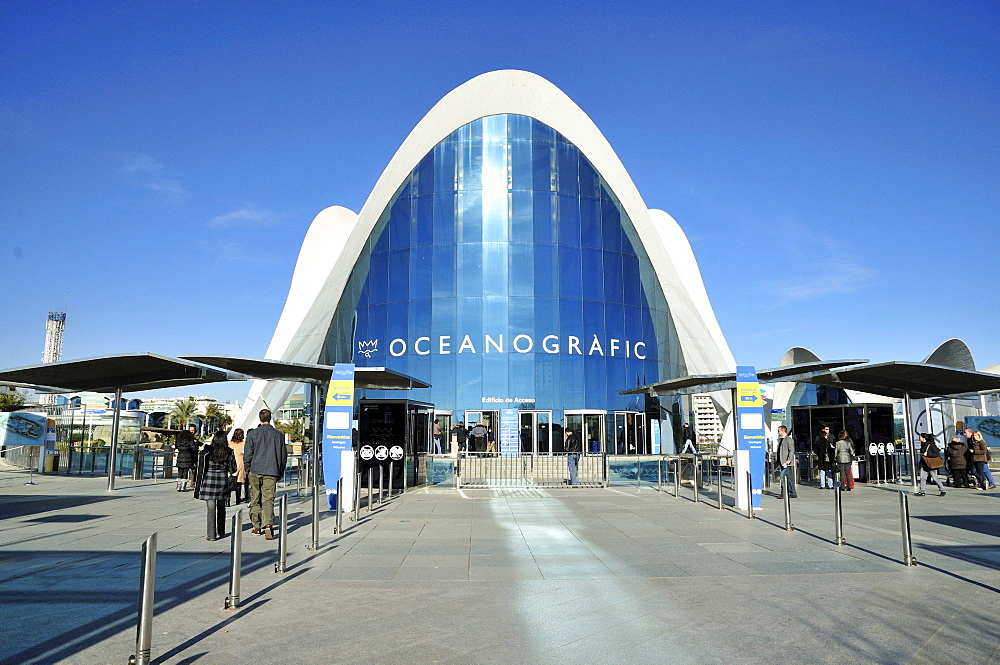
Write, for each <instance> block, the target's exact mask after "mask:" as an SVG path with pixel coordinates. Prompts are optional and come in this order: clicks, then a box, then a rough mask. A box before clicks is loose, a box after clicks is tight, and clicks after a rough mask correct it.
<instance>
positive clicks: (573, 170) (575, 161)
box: [556, 143, 580, 194]
mask: <svg viewBox="0 0 1000 665" xmlns="http://www.w3.org/2000/svg"><path fill="white" fill-rule="evenodd" d="M556 152H557V153H558V160H559V166H558V169H559V192H560V193H561V194H579V193H580V186H579V174H578V171H579V152H578V151H577V149H576V146H573V145H571V144H569V143H558V144H556Z"/></svg>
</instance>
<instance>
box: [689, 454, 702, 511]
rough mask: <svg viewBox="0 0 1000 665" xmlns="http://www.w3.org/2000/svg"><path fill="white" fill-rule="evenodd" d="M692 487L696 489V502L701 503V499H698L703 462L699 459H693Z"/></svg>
mask: <svg viewBox="0 0 1000 665" xmlns="http://www.w3.org/2000/svg"><path fill="white" fill-rule="evenodd" d="M691 466H692V468H691V487H692V489H694V502H695V503H700V502H701V499H700V498H699V497H698V481H699V480H701V460H700V459H698V457H693V458H692V459H691Z"/></svg>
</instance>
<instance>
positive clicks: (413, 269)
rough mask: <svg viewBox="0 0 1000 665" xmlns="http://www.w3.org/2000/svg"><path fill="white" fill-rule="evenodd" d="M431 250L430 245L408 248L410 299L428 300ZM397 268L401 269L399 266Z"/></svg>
mask: <svg viewBox="0 0 1000 665" xmlns="http://www.w3.org/2000/svg"><path fill="white" fill-rule="evenodd" d="M432 250H433V248H432V247H431V246H430V245H424V246H422V247H414V248H413V249H412V250H410V276H409V282H410V300H428V299H430V297H431V283H432V282H433V273H432V271H431V256H432ZM397 269H401V266H400V267H397Z"/></svg>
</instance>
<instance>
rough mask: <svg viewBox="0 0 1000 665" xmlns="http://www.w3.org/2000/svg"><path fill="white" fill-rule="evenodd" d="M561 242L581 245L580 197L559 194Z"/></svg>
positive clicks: (576, 245)
mask: <svg viewBox="0 0 1000 665" xmlns="http://www.w3.org/2000/svg"><path fill="white" fill-rule="evenodd" d="M558 201H559V216H558V219H559V243H560V244H563V245H573V246H575V247H579V246H580V199H579V197H576V196H566V195H565V194H563V193H560V194H559V198H558Z"/></svg>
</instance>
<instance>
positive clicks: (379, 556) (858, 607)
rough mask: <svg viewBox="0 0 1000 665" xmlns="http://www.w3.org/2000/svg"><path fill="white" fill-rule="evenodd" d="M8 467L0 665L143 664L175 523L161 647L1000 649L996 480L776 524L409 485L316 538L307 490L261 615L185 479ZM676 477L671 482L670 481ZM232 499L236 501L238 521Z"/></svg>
mask: <svg viewBox="0 0 1000 665" xmlns="http://www.w3.org/2000/svg"><path fill="white" fill-rule="evenodd" d="M25 480H27V475H26V474H21V473H19V472H12V471H9V470H3V471H0V518H2V522H0V662H3V663H34V662H38V663H86V664H88V665H90V664H93V663H124V662H126V660H127V658H128V656H129V655H130V654H131V653H132V652H133V650H134V648H135V635H136V630H135V626H136V614H137V608H138V586H139V568H140V549H141V545H142V542H143V541H144V540H145V538H146V537H147V536H148V535H149V534H151V533H153V532H154V531H155V532H157V533H158V540H159V548H158V551H159V555H158V560H157V583H156V614H155V618H154V624H153V645H152V655H153V662H154V663H185V664H188V663H190V664H194V663H197V664H198V665H214V664H223V663H225V664H229V663H232V664H241V665H243V664H250V665H259V664H261V663H283V664H296V663H303V664H306V663H308V664H310V665H313V664H314V663H388V664H392V663H455V664H458V663H504V664H505V665H510V664H511V663H559V664H566V663H605V662H628V663H793V662H808V663H838V664H843V663H868V662H871V663H928V664H929V663H963V664H974V663H1000V517H998V515H997V508H998V506H1000V502H998V499H1000V493H998V492H997V491H996V490H992V491H989V492H977V491H974V490H954V491H949V492H948V495H947V496H946V497H939V496H937V495H936V493H935V494H931V495H928V496H926V497H913V496H911V497H910V510H911V515H912V530H913V536H912V537H913V546H914V553H915V555H916V557H917V560H918V562H919V565H918V566H916V567H906V566H903V565H902V539H901V536H900V518H899V499H898V490H899V489H904V490H907V491H909V487H908V486H895V485H884V486H872V487H868V486H863V485H859V486H858V488H857V489H856V490H855V491H853V492H850V493H845V494H844V497H843V499H844V501H843V504H844V535H845V537H846V539H847V545H846V546H840V547H838V546H837V545H835V544H834V542H833V540H834V523H833V505H834V500H833V492H830V491H826V490H823V491H821V490H818V489H816V488H815V487H814V486H804V487H800V490H799V498H798V499H796V500H794V501H793V502H792V509H793V513H792V521H793V523H794V525H795V530H794V531H786V530H785V525H784V512H783V509H782V502H781V501H779V500H777V499H776V498H774V497H773V496H765V497H764V498H763V507H764V509H763V510H761V511H760V512H759V513H758V519H756V520H752V521H751V520H749V519H747V517H746V514H745V513H741V512H738V511H736V510H735V509H734V508H733V507H732V506H731V503H732V497H731V490H729V489H726V490H725V491H724V494H725V498H726V500H727V506H726V508H725V509H724V510H721V511H720V510H718V509H717V508H716V507H715V506H716V503H715V499H716V494H715V493H714V491H713V490H709V489H707V488H706V489H704V490H703V491H702V493H701V499H702V501H703V502H702V503H695V502H694V501H693V500H692V494H693V490H692V488H691V487H684V488H682V489H681V495H680V496H679V497H674V496H672V495H671V493H670V492H669V491H664V492H662V493H659V492H657V491H656V489H655V487H652V488H651V487H649V486H643V487H642V488H638V489H637V488H636V487H635V486H631V487H625V486H623V487H614V488H611V489H608V490H591V489H587V490H578V489H566V490H475V491H468V490H466V491H464V492H461V493H460V492H456V491H455V490H454V489H430V490H416V491H411V492H410V493H408V494H406V495H405V496H397V497H393V498H392V499H391V500H389V501H386V502H385V503H384V504H383V505H382V506H376V508H375V510H374V511H373V512H372V513H368V512H367V511H366V510H364V509H362V511H361V515H360V518H361V519H360V521H359V522H358V523H354V522H353V521H351V520H350V519H348V518H346V517H345V520H344V525H345V531H346V533H345V534H344V535H343V536H342V537H338V536H335V535H334V534H333V528H332V527H333V515H332V514H331V513H326V512H324V513H323V520H322V529H321V536H320V549H319V550H318V551H316V552H311V551H309V550H307V549H306V546H307V545H309V543H310V540H311V530H310V524H309V514H310V513H309V503H308V500H306V499H300V498H290V511H289V512H290V519H291V527H290V529H289V548H288V566H289V567H288V571H287V572H286V573H284V574H276V573H274V563H275V561H276V560H277V543H278V541H277V540H274V541H266V540H264V539H263V537H260V536H252V535H251V534H250V532H249V525H248V524H245V525H244V529H245V531H244V532H243V578H242V584H241V601H242V602H241V607H240V608H239V609H238V610H235V611H229V610H224V609H222V608H223V601H224V599H225V597H226V594H227V587H228V578H229V540H228V539H226V540H222V541H217V542H207V541H206V540H205V505H204V503H203V502H201V501H197V500H194V499H193V498H192V497H191V494H190V493H184V494H182V493H177V492H175V491H174V489H173V483H171V482H167V483H162V482H161V483H158V484H154V483H152V482H150V481H144V482H141V483H135V482H132V481H126V480H122V481H120V482H119V489H118V490H116V491H115V492H114V493H113V494H109V493H108V492H107V491H106V490H105V487H106V480H105V479H102V478H75V477H74V478H66V477H58V478H56V477H51V476H42V477H37V476H36V481H37V483H38V484H37V485H33V486H25V485H23V484H22V483H23V482H24V481H25ZM664 489H665V490H667V489H672V487H671V488H664ZM235 512H236V508H235V507H234V508H231V509H230V513H231V514H233V513H235Z"/></svg>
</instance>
